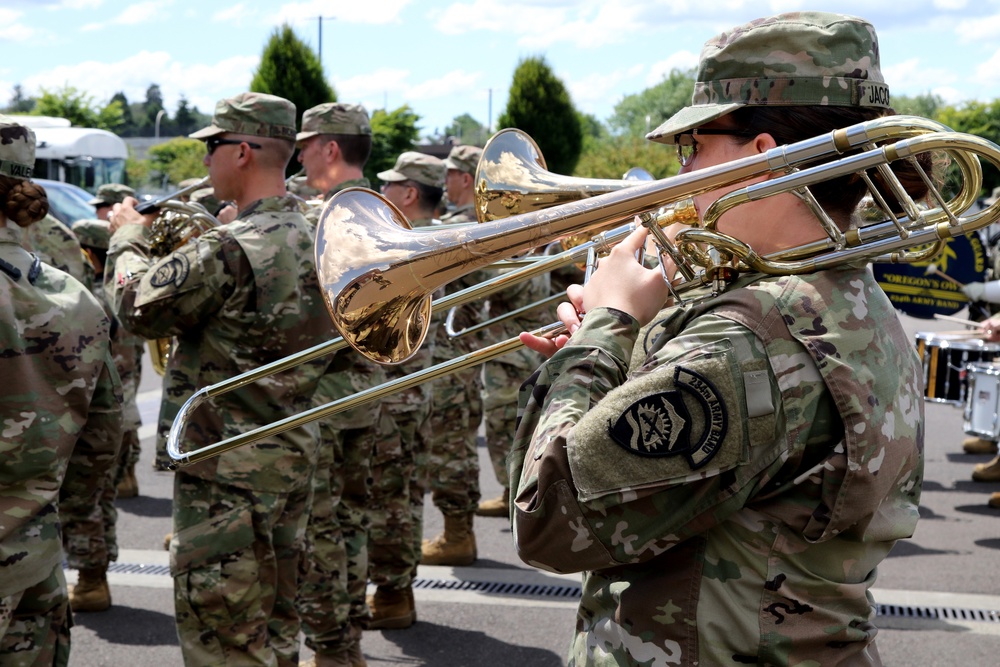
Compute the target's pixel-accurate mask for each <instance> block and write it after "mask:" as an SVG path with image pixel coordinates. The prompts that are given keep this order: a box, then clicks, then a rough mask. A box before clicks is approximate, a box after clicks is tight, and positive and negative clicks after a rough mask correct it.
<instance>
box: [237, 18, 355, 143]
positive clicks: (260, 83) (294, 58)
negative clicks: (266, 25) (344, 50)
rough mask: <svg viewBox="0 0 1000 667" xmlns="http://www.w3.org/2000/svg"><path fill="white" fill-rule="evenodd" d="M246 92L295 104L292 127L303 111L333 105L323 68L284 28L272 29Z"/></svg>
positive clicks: (297, 124) (333, 97) (299, 122)
mask: <svg viewBox="0 0 1000 667" xmlns="http://www.w3.org/2000/svg"><path fill="white" fill-rule="evenodd" d="M250 90H252V91H254V92H256V93H268V94H270V95H277V96H278V97H284V98H285V99H286V100H289V101H291V102H292V103H294V104H295V111H296V118H295V126H296V127H299V126H301V124H302V114H303V113H305V112H306V110H307V109H309V108H311V107H314V106H316V105H317V104H323V103H324V102H336V101H337V93H336V92H335V91H334V89H333V86H331V85H330V84H329V83H327V81H326V78H325V76H324V74H323V65H322V64H321V63H320V62H319V59H318V58H317V57H316V55H315V54H314V53H313V52H312V49H310V48H309V47H308V46H306V44H305V43H304V42H303V41H302V40H300V39H299V38H298V37H296V36H295V33H294V32H292V29H291V28H290V27H289V26H288V24H285V25H283V26H281V28H280V29H276V30H275V31H274V32H273V33H272V34H271V38H270V39H269V40H268V42H267V45H266V46H265V47H264V52H263V53H262V54H261V56H260V64H259V65H258V66H257V70H256V71H255V72H254V75H253V80H252V81H251V82H250Z"/></svg>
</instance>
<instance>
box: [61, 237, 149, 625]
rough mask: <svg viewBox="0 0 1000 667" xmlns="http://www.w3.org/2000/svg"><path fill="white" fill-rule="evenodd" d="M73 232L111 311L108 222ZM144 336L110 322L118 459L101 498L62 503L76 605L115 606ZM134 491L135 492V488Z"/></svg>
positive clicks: (94, 290) (101, 297) (136, 446)
mask: <svg viewBox="0 0 1000 667" xmlns="http://www.w3.org/2000/svg"><path fill="white" fill-rule="evenodd" d="M74 235H75V236H76V238H77V239H78V240H79V241H80V245H81V247H83V249H84V252H85V253H86V254H87V255H88V256H89V257H90V259H89V260H88V261H90V262H91V264H92V266H93V271H94V275H95V278H96V280H95V283H94V286H93V287H92V288H91V290H90V291H91V293H92V294H93V295H94V297H95V298H97V300H98V302H99V303H100V304H101V305H102V306H103V307H104V309H105V312H106V313H108V314H109V318H110V319H111V320H112V322H115V318H114V317H113V316H112V315H110V306H108V304H107V302H106V300H105V298H104V285H103V279H104V263H103V262H104V256H105V254H106V253H107V247H108V241H109V239H110V238H111V233H110V231H109V226H108V223H107V222H105V221H102V220H80V221H78V222H77V223H76V225H74ZM142 344H143V341H142V339H141V338H139V337H138V336H133V335H132V334H130V333H129V332H128V331H126V330H125V328H124V327H122V326H121V325H120V324H118V323H117V322H115V324H114V325H113V326H112V327H111V354H112V358H113V360H114V363H115V369H116V370H117V372H118V376H119V378H120V379H121V386H122V395H123V403H122V444H121V448H120V450H119V453H118V458H117V460H116V462H115V465H114V466H112V467H111V468H110V469H108V471H107V473H106V475H105V477H104V478H103V479H102V480H101V488H100V494H99V496H98V499H97V503H96V504H95V505H94V506H92V507H86V506H83V507H81V506H80V504H79V503H75V502H74V503H63V504H62V505H61V506H60V507H59V513H60V520H61V521H62V525H63V536H62V537H63V546H64V548H65V550H66V562H67V563H68V565H69V566H70V567H71V568H73V569H76V570H78V571H79V578H78V580H77V584H76V585H75V586H73V588H72V589H71V590H70V594H69V602H70V607H71V608H72V609H73V611H104V610H106V609H108V608H109V607H110V606H111V592H110V589H109V588H108V580H107V572H108V564H109V563H110V562H112V561H116V560H118V540H117V532H116V525H117V522H118V511H117V509H116V508H115V499H116V498H117V497H118V495H119V494H118V488H119V484H120V482H121V481H122V480H123V479H125V478H126V477H127V471H128V469H129V467H130V465H131V469H132V471H133V472H132V479H133V480H134V475H135V473H134V465H135V460H137V459H138V456H139V426H141V420H140V418H139V409H138V406H137V405H136V400H135V399H136V390H137V388H138V383H139V377H138V367H137V362H138V354H137V349H141V346H142ZM132 495H135V494H132Z"/></svg>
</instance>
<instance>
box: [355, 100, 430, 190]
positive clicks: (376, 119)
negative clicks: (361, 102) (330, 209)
mask: <svg viewBox="0 0 1000 667" xmlns="http://www.w3.org/2000/svg"><path fill="white" fill-rule="evenodd" d="M418 120H420V116H418V115H417V114H415V113H413V110H412V109H410V107H409V105H406V104H404V105H403V106H401V107H399V108H398V109H396V110H395V111H392V112H390V113H386V111H385V109H376V110H375V112H374V113H372V117H371V126H372V154H371V156H370V157H369V158H368V164H367V165H365V176H366V177H368V180H369V181H371V183H372V185H373V186H375V187H378V182H379V180H378V177H377V176H376V174H377V173H379V172H380V171H386V170H388V169H392V166H393V165H394V164H396V158H397V157H399V154H400V153H403V152H406V151H410V150H413V146H414V144H415V143H416V141H417V137H418V136H419V135H420V130H419V129H418V128H417V121H418Z"/></svg>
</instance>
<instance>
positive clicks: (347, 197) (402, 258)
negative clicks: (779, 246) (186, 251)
mask: <svg viewBox="0 0 1000 667" xmlns="http://www.w3.org/2000/svg"><path fill="white" fill-rule="evenodd" d="M491 141H492V140H491ZM884 141H889V142H894V143H890V144H887V145H883V146H877V145H876V143H877V142H884ZM856 151H860V152H856ZM927 151H943V152H946V153H948V154H949V155H951V157H952V158H953V159H954V161H955V164H956V165H957V166H958V168H959V170H960V171H961V173H962V176H963V181H962V186H961V188H960V190H959V192H958V193H957V194H956V195H955V196H954V197H953V198H952V199H950V200H947V201H946V200H945V199H944V197H943V196H942V195H941V193H940V192H939V191H938V190H937V189H936V188H935V187H933V184H932V183H930V178H929V177H927V176H926V174H924V176H923V177H924V179H925V180H926V182H927V183H928V184H929V185H931V187H930V194H929V195H928V196H929V197H930V198H932V199H933V201H934V203H935V204H936V206H935V207H933V208H930V207H928V208H926V209H921V208H920V207H919V206H918V205H917V203H916V202H914V201H912V200H911V199H910V198H909V197H908V195H907V194H906V193H905V190H904V188H903V187H902V185H901V184H900V183H899V182H898V181H897V180H896V179H895V177H894V176H893V175H892V173H891V170H890V169H889V164H890V163H892V162H894V161H895V160H899V159H907V160H912V159H914V158H915V156H916V155H918V154H920V153H923V152H927ZM847 153H851V155H848V156H847V157H840V156H843V155H844V154H847ZM499 155H500V159H499V160H498V161H497V162H496V163H493V162H490V161H487V160H485V157H486V156H485V154H484V160H482V161H481V162H480V166H479V169H478V171H477V182H479V186H478V189H479V190H480V192H481V193H482V194H484V195H486V196H487V197H488V198H490V199H491V200H492V201H497V200H498V199H499V198H500V197H502V196H503V193H502V186H503V183H502V181H500V180H497V179H496V178H493V177H495V176H498V175H500V174H502V173H503V172H504V169H503V167H504V161H505V157H506V156H505V153H504V152H503V151H501V152H500V154H499ZM979 157H982V158H984V159H986V160H987V161H988V162H990V163H991V164H993V165H994V166H996V167H1000V147H998V146H996V145H995V144H993V143H992V142H989V141H987V140H984V139H981V138H979V137H975V136H972V135H968V134H961V133H956V132H951V131H950V130H948V128H946V127H944V126H942V125H940V124H938V123H934V122H933V121H929V120H925V119H920V118H913V117H906V116H892V117H886V118H880V119H876V120H872V121H868V122H865V123H860V124H857V125H854V126H851V127H848V128H844V129H840V130H836V131H833V132H830V133H828V134H824V135H821V136H819V137H815V138H812V139H808V140H804V141H800V142H797V143H794V144H790V145H787V146H781V147H778V148H775V149H772V150H770V151H768V152H766V153H764V154H761V155H758V156H753V157H748V158H743V159H741V160H737V161H734V162H730V163H728V164H723V165H718V166H716V167H713V168H710V169H705V170H701V171H695V172H690V173H686V174H681V175H679V176H675V177H672V178H667V179H663V180H661V181H655V182H652V183H644V184H639V185H636V186H634V187H630V188H626V189H624V190H621V191H618V192H612V193H608V194H603V195H598V196H595V197H593V198H590V199H588V200H586V201H582V202H569V203H564V204H562V205H559V206H555V207H553V208H549V209H543V210H540V211H535V212H531V213H525V214H521V215H515V216H513V217H511V218H509V219H505V220H496V221H493V222H488V223H483V224H481V225H479V226H478V227H477V228H474V229H462V230H449V231H448V233H445V232H444V230H441V232H440V233H439V234H435V235H434V239H433V240H434V244H433V245H432V244H430V243H429V242H428V238H429V237H428V236H427V235H423V234H417V233H416V232H412V231H409V232H408V231H405V230H403V229H402V228H401V227H400V222H399V221H400V220H404V218H403V217H402V214H400V213H399V211H398V210H396V209H395V207H394V206H392V205H391V204H390V203H389V202H387V201H385V200H383V199H382V198H381V197H379V196H378V195H376V194H375V193H372V192H370V191H367V190H361V189H349V190H344V191H342V192H341V193H339V194H338V195H336V196H335V197H334V198H333V199H331V200H330V201H329V202H328V204H327V206H326V208H325V210H324V213H323V217H322V219H321V221H320V226H319V228H318V234H317V270H318V272H319V275H320V282H321V284H322V286H323V291H324V298H325V299H326V301H327V306H328V308H329V309H330V311H331V313H332V316H333V320H334V324H335V326H336V327H337V329H338V330H339V331H340V332H341V334H342V335H343V337H344V339H345V340H346V341H347V342H348V343H349V344H350V345H351V346H352V347H354V348H355V349H356V350H358V351H360V352H362V353H363V354H366V356H368V357H369V358H372V359H375V360H377V361H381V362H383V363H384V362H387V361H388V362H399V361H403V360H405V359H407V358H408V357H409V356H411V355H412V354H413V352H415V350H416V348H417V347H418V346H419V344H420V343H421V342H422V341H423V338H424V337H425V336H426V333H427V327H428V326H429V323H430V318H429V313H430V308H431V301H430V294H432V293H433V292H434V290H436V289H437V288H439V287H440V286H441V285H443V284H446V283H447V282H449V281H451V280H453V279H454V278H456V277H459V276H461V275H464V274H465V273H468V272H470V271H472V270H475V269H477V268H479V267H481V266H484V265H486V264H489V263H491V262H493V261H495V260H496V259H497V258H502V257H506V256H510V255H514V254H517V253H518V252H522V251H523V250H526V249H528V248H531V247H535V246H537V245H540V244H541V243H543V242H548V241H551V240H553V239H558V238H561V237H564V236H567V235H570V234H576V233H581V232H586V231H588V230H592V229H596V228H605V227H607V226H608V225H609V224H616V223H617V224H618V225H619V227H616V228H615V230H616V233H617V231H618V230H620V229H621V225H622V223H623V221H625V220H631V219H632V218H633V217H638V220H639V223H640V224H643V225H645V226H647V227H648V228H649V229H650V231H651V235H652V236H653V237H654V238H655V239H656V241H657V244H658V245H659V247H660V252H661V253H666V254H669V255H670V256H671V257H672V258H674V262H675V263H676V265H677V267H678V270H679V274H680V275H681V276H682V277H681V278H680V280H679V282H677V283H676V284H674V285H672V286H671V289H672V291H673V293H674V295H675V299H676V300H677V301H678V302H679V303H681V304H682V305H683V303H684V301H683V298H682V295H683V294H685V293H687V292H688V291H691V290H698V289H700V288H703V287H706V286H711V288H712V290H711V293H712V294H716V293H718V292H719V291H721V290H722V289H724V288H725V286H726V285H727V284H728V283H729V282H730V281H731V280H734V279H735V278H736V277H737V276H738V275H739V274H740V273H743V272H748V271H757V272H763V273H767V274H795V273H805V272H811V271H816V270H822V269H826V268H832V267H834V266H837V265H839V264H843V263H845V262H852V261H861V260H863V261H873V260H874V261H905V257H906V249H907V248H910V247H914V246H921V245H925V244H928V243H933V242H936V241H939V240H941V239H947V238H949V237H952V236H958V235H960V234H969V233H972V232H974V231H976V230H978V229H981V228H983V227H985V226H987V225H989V224H991V223H992V222H995V221H996V220H998V219H1000V201H998V202H995V203H994V204H992V205H990V206H988V207H987V208H985V209H983V210H981V211H979V212H977V213H974V214H972V215H969V216H963V213H964V212H966V210H967V209H969V207H970V206H971V205H972V204H973V203H974V202H975V200H976V197H977V196H978V193H979V191H980V188H981V183H982V171H981V167H980V165H979ZM824 160H830V161H829V162H825V163H824V164H822V165H819V166H816V164H817V163H818V162H820V161H824ZM509 162H510V161H509V160H507V163H508V166H509ZM869 169H876V170H879V171H880V172H882V173H883V175H884V177H885V180H886V182H887V183H888V184H889V187H890V189H891V190H892V192H893V194H894V196H895V197H896V198H897V199H898V200H899V201H900V202H901V203H902V206H903V209H904V211H905V215H902V216H896V215H893V214H891V213H887V214H888V215H889V220H888V221H886V222H883V223H878V224H872V225H868V226H865V227H862V228H859V229H852V230H850V231H848V232H840V230H839V229H837V228H836V225H834V224H833V221H832V220H830V219H829V218H828V217H826V215H825V213H824V214H821V215H820V214H818V215H819V217H820V219H821V224H822V225H823V226H824V227H825V228H827V232H828V235H829V238H828V239H825V240H821V241H815V242H812V243H808V244H805V245H803V246H799V247H796V248H792V249H789V250H785V251H781V252H779V253H774V254H772V255H768V256H763V257H762V256H759V255H757V254H756V253H755V252H754V251H753V249H752V248H750V247H749V246H747V245H746V244H744V243H742V242H741V241H739V240H738V239H735V238H733V237H730V236H727V235H725V234H721V233H719V232H718V231H716V230H715V224H716V223H717V221H718V218H719V216H721V215H722V213H723V212H724V211H726V210H729V208H731V207H732V206H735V205H738V204H739V203H742V202H746V201H753V200H755V199H760V198H764V197H768V196H773V195H775V194H780V193H784V192H797V193H800V194H801V195H802V196H803V197H805V198H806V200H807V201H808V194H807V192H808V186H809V185H812V184H815V183H818V182H820V181H823V180H826V179H829V178H836V177H840V176H845V175H848V174H859V175H860V177H861V178H862V179H864V180H866V182H868V184H869V187H870V188H872V189H873V190H874V187H873V185H872V184H871V181H870V179H869V178H868V176H867V174H866V173H865V172H866V171H867V170H869ZM769 173H779V174H784V175H781V176H778V177H777V178H773V179H770V180H767V181H764V182H762V183H758V184H755V185H751V186H748V187H744V188H742V189H739V190H736V191H734V192H731V193H729V194H727V195H725V196H724V197H722V198H720V199H719V200H718V201H717V202H716V203H715V204H714V205H713V206H712V207H710V208H709V210H708V211H706V212H705V214H704V216H703V228H697V229H694V228H692V229H685V230H682V231H680V232H679V233H678V234H677V236H676V240H675V243H674V244H671V243H670V242H669V240H667V239H666V238H665V234H663V233H662V230H661V229H660V227H659V224H660V221H661V220H662V218H661V213H660V212H655V213H654V212H653V211H656V210H657V208H658V207H665V206H669V205H671V204H674V203H676V202H678V201H680V200H681V199H683V198H686V197H691V196H693V195H695V194H699V193H703V192H708V191H711V190H714V189H718V188H721V187H725V186H727V185H732V184H736V183H739V182H741V181H745V180H747V179H750V178H753V177H755V176H759V175H765V174H769ZM484 181H488V182H489V183H492V184H493V185H495V186H496V187H494V186H493V185H490V186H489V187H487V184H484ZM496 192H500V194H495V193H496ZM883 204H884V202H883ZM885 208H886V209H887V210H888V207H885ZM480 210H481V211H482V209H480ZM661 210H662V209H661ZM824 218H825V219H824ZM626 227H628V225H626ZM624 233H627V230H626V231H625V232H624ZM622 236H624V234H622V235H621V236H619V239H620V238H621V237H622ZM512 273H513V272H512ZM507 275H510V274H504V275H502V276H499V278H504V277H506V276H507ZM561 327H562V325H561V324H556V325H550V326H549V327H545V328H543V329H541V330H538V331H537V332H535V333H536V334H539V335H542V334H551V333H554V332H556V331H558V330H559V329H560V328H561ZM520 345H521V343H520V341H519V340H517V339H511V340H508V341H503V342H501V343H497V344H495V345H492V346H490V347H487V348H484V349H481V350H477V351H476V352H473V353H471V354H468V355H465V356H463V357H458V358H456V359H453V360H451V361H446V362H444V363H442V364H438V365H436V366H433V367H431V368H428V369H425V370H423V371H420V372H418V373H414V374H412V375H409V376H406V377H404V378H401V379H399V380H395V381H393V382H389V383H386V384H384V385H380V386H378V387H373V388H372V389H369V390H367V391H365V392H361V393H359V394H355V395H354V396H349V397H347V398H344V399H340V400H338V401H334V402H332V403H329V404H327V405H325V406H319V407H317V408H313V409H312V410H309V411H306V412H303V413H301V414H299V415H293V416H291V417H288V418H286V419H283V420H280V421H278V422H275V423H273V424H268V425H265V426H262V427H259V428H257V429H255V430H253V431H250V432H248V433H244V434H241V435H239V436H236V437H234V438H230V439H228V440H225V441H222V442H219V443H215V444H213V445H208V446H205V447H202V448H200V449H198V450H195V451H191V452H182V451H180V448H179V434H180V431H182V429H183V426H184V424H183V420H182V415H183V414H185V411H184V410H182V412H181V413H180V414H178V416H177V418H176V419H175V421H174V424H173V427H172V428H171V432H170V436H169V437H168V442H167V449H168V453H169V454H170V456H171V458H172V459H173V460H174V461H175V462H177V463H179V464H184V463H193V462H196V461H198V460H202V459H205V458H208V457H211V456H215V455H217V454H221V453H222V452H224V451H227V450H228V449H231V448H233V447H237V446H240V445H243V444H248V443H250V442H255V441H257V440H260V439H263V438H266V437H269V436H272V435H276V434H279V433H282V432H284V431H286V430H289V429H292V428H296V427H298V426H300V425H302V424H305V423H308V422H310V421H314V420H316V419H321V418H323V417H326V416H329V415H332V414H336V413H338V412H341V411H344V410H347V409H350V408H353V407H356V406H358V405H360V404H362V403H364V402H367V401H369V400H374V399H376V398H379V397H381V396H385V395H388V394H391V393H394V392H396V391H399V390H402V389H405V388H408V387H411V386H414V385H416V384H419V383H422V382H426V381H429V380H432V379H434V378H436V377H440V376H443V375H445V374H448V373H452V372H455V371H458V370H461V369H464V368H468V367H470V366H473V365H477V364H479V363H483V362H485V361H488V360H490V359H492V358H495V357H496V356H499V355H502V354H506V353H507V352H510V351H511V350H514V349H517V348H518V347H519V346H520ZM276 363H277V362H276ZM196 396H197V395H196ZM195 398H196V397H192V400H194V399H195ZM190 402H191V401H189V403H190ZM185 407H187V406H185Z"/></svg>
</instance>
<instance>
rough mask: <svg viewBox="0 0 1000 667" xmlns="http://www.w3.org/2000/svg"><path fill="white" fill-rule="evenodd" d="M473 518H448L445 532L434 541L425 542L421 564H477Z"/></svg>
mask: <svg viewBox="0 0 1000 667" xmlns="http://www.w3.org/2000/svg"><path fill="white" fill-rule="evenodd" d="M473 516H474V515H473V514H468V515H466V516H446V517H445V518H444V532H443V533H441V534H440V535H438V536H437V537H435V538H434V539H433V540H424V542H423V545H422V546H421V549H420V551H421V558H420V562H421V563H422V564H423V565H472V564H473V563H474V562H476V534H475V533H473V532H472V517H473Z"/></svg>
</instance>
